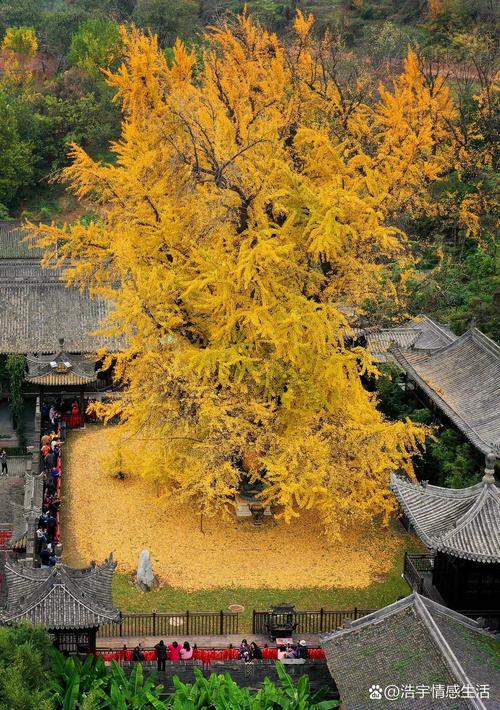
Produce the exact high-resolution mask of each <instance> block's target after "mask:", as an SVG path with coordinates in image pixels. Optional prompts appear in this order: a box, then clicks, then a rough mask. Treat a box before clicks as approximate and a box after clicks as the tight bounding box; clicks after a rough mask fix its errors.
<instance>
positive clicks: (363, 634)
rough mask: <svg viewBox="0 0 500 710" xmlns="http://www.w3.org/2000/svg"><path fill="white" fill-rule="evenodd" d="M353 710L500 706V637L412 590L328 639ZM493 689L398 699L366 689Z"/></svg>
mask: <svg viewBox="0 0 500 710" xmlns="http://www.w3.org/2000/svg"><path fill="white" fill-rule="evenodd" d="M322 646H323V648H324V650H325V653H326V657H327V663H328V667H329V669H330V673H331V675H332V677H333V679H334V681H335V683H336V685H337V687H338V689H339V692H340V698H341V700H342V702H343V703H344V704H345V706H346V708H347V710H368V709H371V708H389V707H391V708H398V710H429V709H430V708H433V710H450V709H451V708H454V709H455V708H456V709H458V708H460V709H461V708H481V709H485V708H487V709H488V710H489V709H490V708H491V709H492V710H493V708H498V707H500V671H499V666H498V657H499V654H500V640H499V639H498V638H497V637H495V636H493V635H492V634H489V633H488V632H486V631H484V630H483V629H481V627H480V626H479V625H478V623H477V622H475V621H472V620H471V619H469V618H467V617H465V616H463V615H462V614H458V613H457V612H454V611H452V610H450V609H448V608H447V607H444V606H442V605H441V604H437V603H436V602H434V601H432V600H430V599H427V598H425V597H421V596H420V595H418V594H412V595H411V596H409V597H406V598H405V599H403V600H401V601H398V602H395V603H394V604H391V605H390V606H387V607H385V608H384V609H380V610H379V611H376V612H374V613H373V614H369V615H368V616H365V617H363V618H362V619H358V620H357V621H353V622H352V623H351V624H350V625H349V627H348V628H346V629H341V630H339V631H336V632H334V633H333V634H330V635H328V636H325V637H324V638H323V639H322ZM373 684H378V685H379V686H381V687H382V688H386V687H387V686H390V685H392V686H397V687H398V688H402V687H404V686H410V687H413V689H415V687H416V686H424V687H429V688H430V687H431V686H437V685H441V686H453V685H459V686H460V687H461V688H462V687H463V686H476V684H488V685H489V686H490V689H489V690H490V698H489V699H480V698H475V699H465V698H459V699H457V700H454V701H452V700H450V699H449V698H444V699H439V698H438V697H434V698H431V697H430V696H429V695H427V696H426V697H423V698H419V697H418V694H417V697H406V698H404V697H401V696H400V697H399V699H398V700H396V701H394V700H392V701H387V700H385V699H383V698H382V699H381V700H370V698H369V692H368V689H369V687H370V686H371V685H373Z"/></svg>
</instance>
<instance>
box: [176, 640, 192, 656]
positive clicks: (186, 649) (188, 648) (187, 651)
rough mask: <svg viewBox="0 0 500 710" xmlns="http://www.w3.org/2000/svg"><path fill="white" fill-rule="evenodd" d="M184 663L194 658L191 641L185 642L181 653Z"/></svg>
mask: <svg viewBox="0 0 500 710" xmlns="http://www.w3.org/2000/svg"><path fill="white" fill-rule="evenodd" d="M179 653H180V655H181V658H182V660H183V661H189V660H191V658H192V657H193V649H192V648H191V646H190V645H189V641H184V645H183V646H182V648H181V649H180V651H179Z"/></svg>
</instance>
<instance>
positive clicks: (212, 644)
mask: <svg viewBox="0 0 500 710" xmlns="http://www.w3.org/2000/svg"><path fill="white" fill-rule="evenodd" d="M160 638H162V637H160V636H123V637H122V638H120V637H116V636H115V637H103V638H100V637H97V648H99V649H104V648H109V649H120V648H123V645H124V644H125V645H126V646H127V648H134V646H137V644H138V643H139V642H140V643H142V645H143V647H144V648H145V649H149V648H154V646H155V645H156V644H157V643H158V641H159V640H160ZM244 638H246V640H247V641H248V643H250V642H251V641H255V642H256V643H257V645H258V646H265V644H267V645H268V646H274V645H275V644H274V642H273V641H271V639H270V638H269V636H263V635H258V634H257V635H253V634H245V633H242V634H238V635H236V634H234V635H228V636H188V637H187V638H186V637H185V636H174V635H172V636H169V637H166V636H163V640H164V641H165V643H167V644H169V643H171V642H172V641H178V642H179V643H184V641H186V640H187V641H189V643H190V644H191V645H192V646H194V644H196V645H197V646H198V648H228V646H229V645H232V646H239V645H240V643H241V641H242V639H244ZM301 639H304V640H305V641H306V643H307V645H308V646H311V647H318V646H320V640H319V634H304V635H303V636H297V635H295V636H294V642H295V643H298V642H299V641H300V640H301Z"/></svg>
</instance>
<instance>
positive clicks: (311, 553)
mask: <svg viewBox="0 0 500 710" xmlns="http://www.w3.org/2000/svg"><path fill="white" fill-rule="evenodd" d="M106 446H107V444H106V432H105V431H104V429H103V428H102V427H99V426H96V425H90V426H87V428H86V429H85V430H82V431H76V432H71V433H70V434H69V436H68V442H67V443H66V445H65V451H64V471H63V474H64V475H63V481H62V486H63V487H62V495H63V505H62V519H61V525H62V541H63V543H64V561H65V562H66V563H67V564H72V565H75V566H78V565H82V564H87V563H88V562H89V561H90V560H97V561H99V562H100V561H102V560H103V559H104V558H105V557H106V556H107V555H108V554H109V553H110V552H113V553H114V556H115V559H116V560H117V561H118V570H119V571H121V572H124V573H128V572H132V571H134V570H135V569H136V567H137V562H138V558H139V554H140V552H141V550H143V549H144V548H147V549H149V550H150V552H151V557H152V559H153V571H154V573H155V574H156V575H157V576H158V577H159V579H160V580H161V581H162V582H163V583H167V584H170V585H172V586H176V587H182V588H184V589H187V590H195V589H211V588H216V587H230V586H232V585H234V586H238V587H250V588H259V587H271V588H283V587H295V588H300V587H344V588H348V587H351V588H362V587H365V586H368V585H369V584H371V583H372V582H373V581H374V580H375V579H376V578H378V577H379V576H380V575H383V574H384V573H386V572H388V571H389V570H390V569H391V567H392V565H393V563H394V556H395V554H396V551H397V550H398V548H399V547H400V546H401V545H402V544H403V539H402V536H400V535H398V534H397V533H396V532H395V531H393V530H391V529H385V528H384V529H378V528H373V527H369V528H366V529H357V530H353V531H351V532H349V533H346V534H345V536H344V537H343V539H342V541H340V542H336V543H332V542H329V541H327V540H326V539H325V537H324V536H323V535H322V533H321V524H320V521H319V516H316V515H315V514H314V512H310V513H306V514H304V515H303V516H302V517H301V518H300V519H298V520H296V521H294V522H292V523H290V524H289V525H287V524H285V523H281V522H278V523H277V522H274V521H270V522H268V521H266V523H265V524H264V525H263V526H261V527H260V528H257V527H255V526H254V525H253V524H252V523H251V522H250V521H248V522H247V521H245V522H240V521H237V520H236V519H235V518H234V517H233V516H228V517H226V518H224V517H221V516H218V517H214V518H206V517H205V518H204V520H203V528H204V532H201V530H200V517H199V515H195V514H193V513H192V512H191V510H190V509H189V506H188V505H187V504H185V503H179V501H176V500H175V498H165V497H161V496H158V490H157V486H156V485H155V484H154V483H153V482H152V481H150V480H145V479H143V478H141V477H140V475H137V476H136V477H128V478H127V479H125V480H123V481H120V480H118V479H117V478H115V477H111V476H110V475H108V474H106V473H105V472H104V471H103V470H102V467H101V464H100V458H101V456H102V452H103V451H104V450H105V449H106ZM140 464H141V456H140V451H138V452H137V467H138V469H140Z"/></svg>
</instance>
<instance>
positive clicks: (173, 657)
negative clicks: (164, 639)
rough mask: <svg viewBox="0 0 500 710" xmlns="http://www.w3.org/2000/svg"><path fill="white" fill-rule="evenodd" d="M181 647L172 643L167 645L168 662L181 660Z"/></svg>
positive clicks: (175, 642)
mask: <svg viewBox="0 0 500 710" xmlns="http://www.w3.org/2000/svg"><path fill="white" fill-rule="evenodd" d="M180 651H181V647H180V646H179V644H178V643H177V641H174V642H173V643H169V645H168V660H169V661H180V660H181V653H180Z"/></svg>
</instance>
